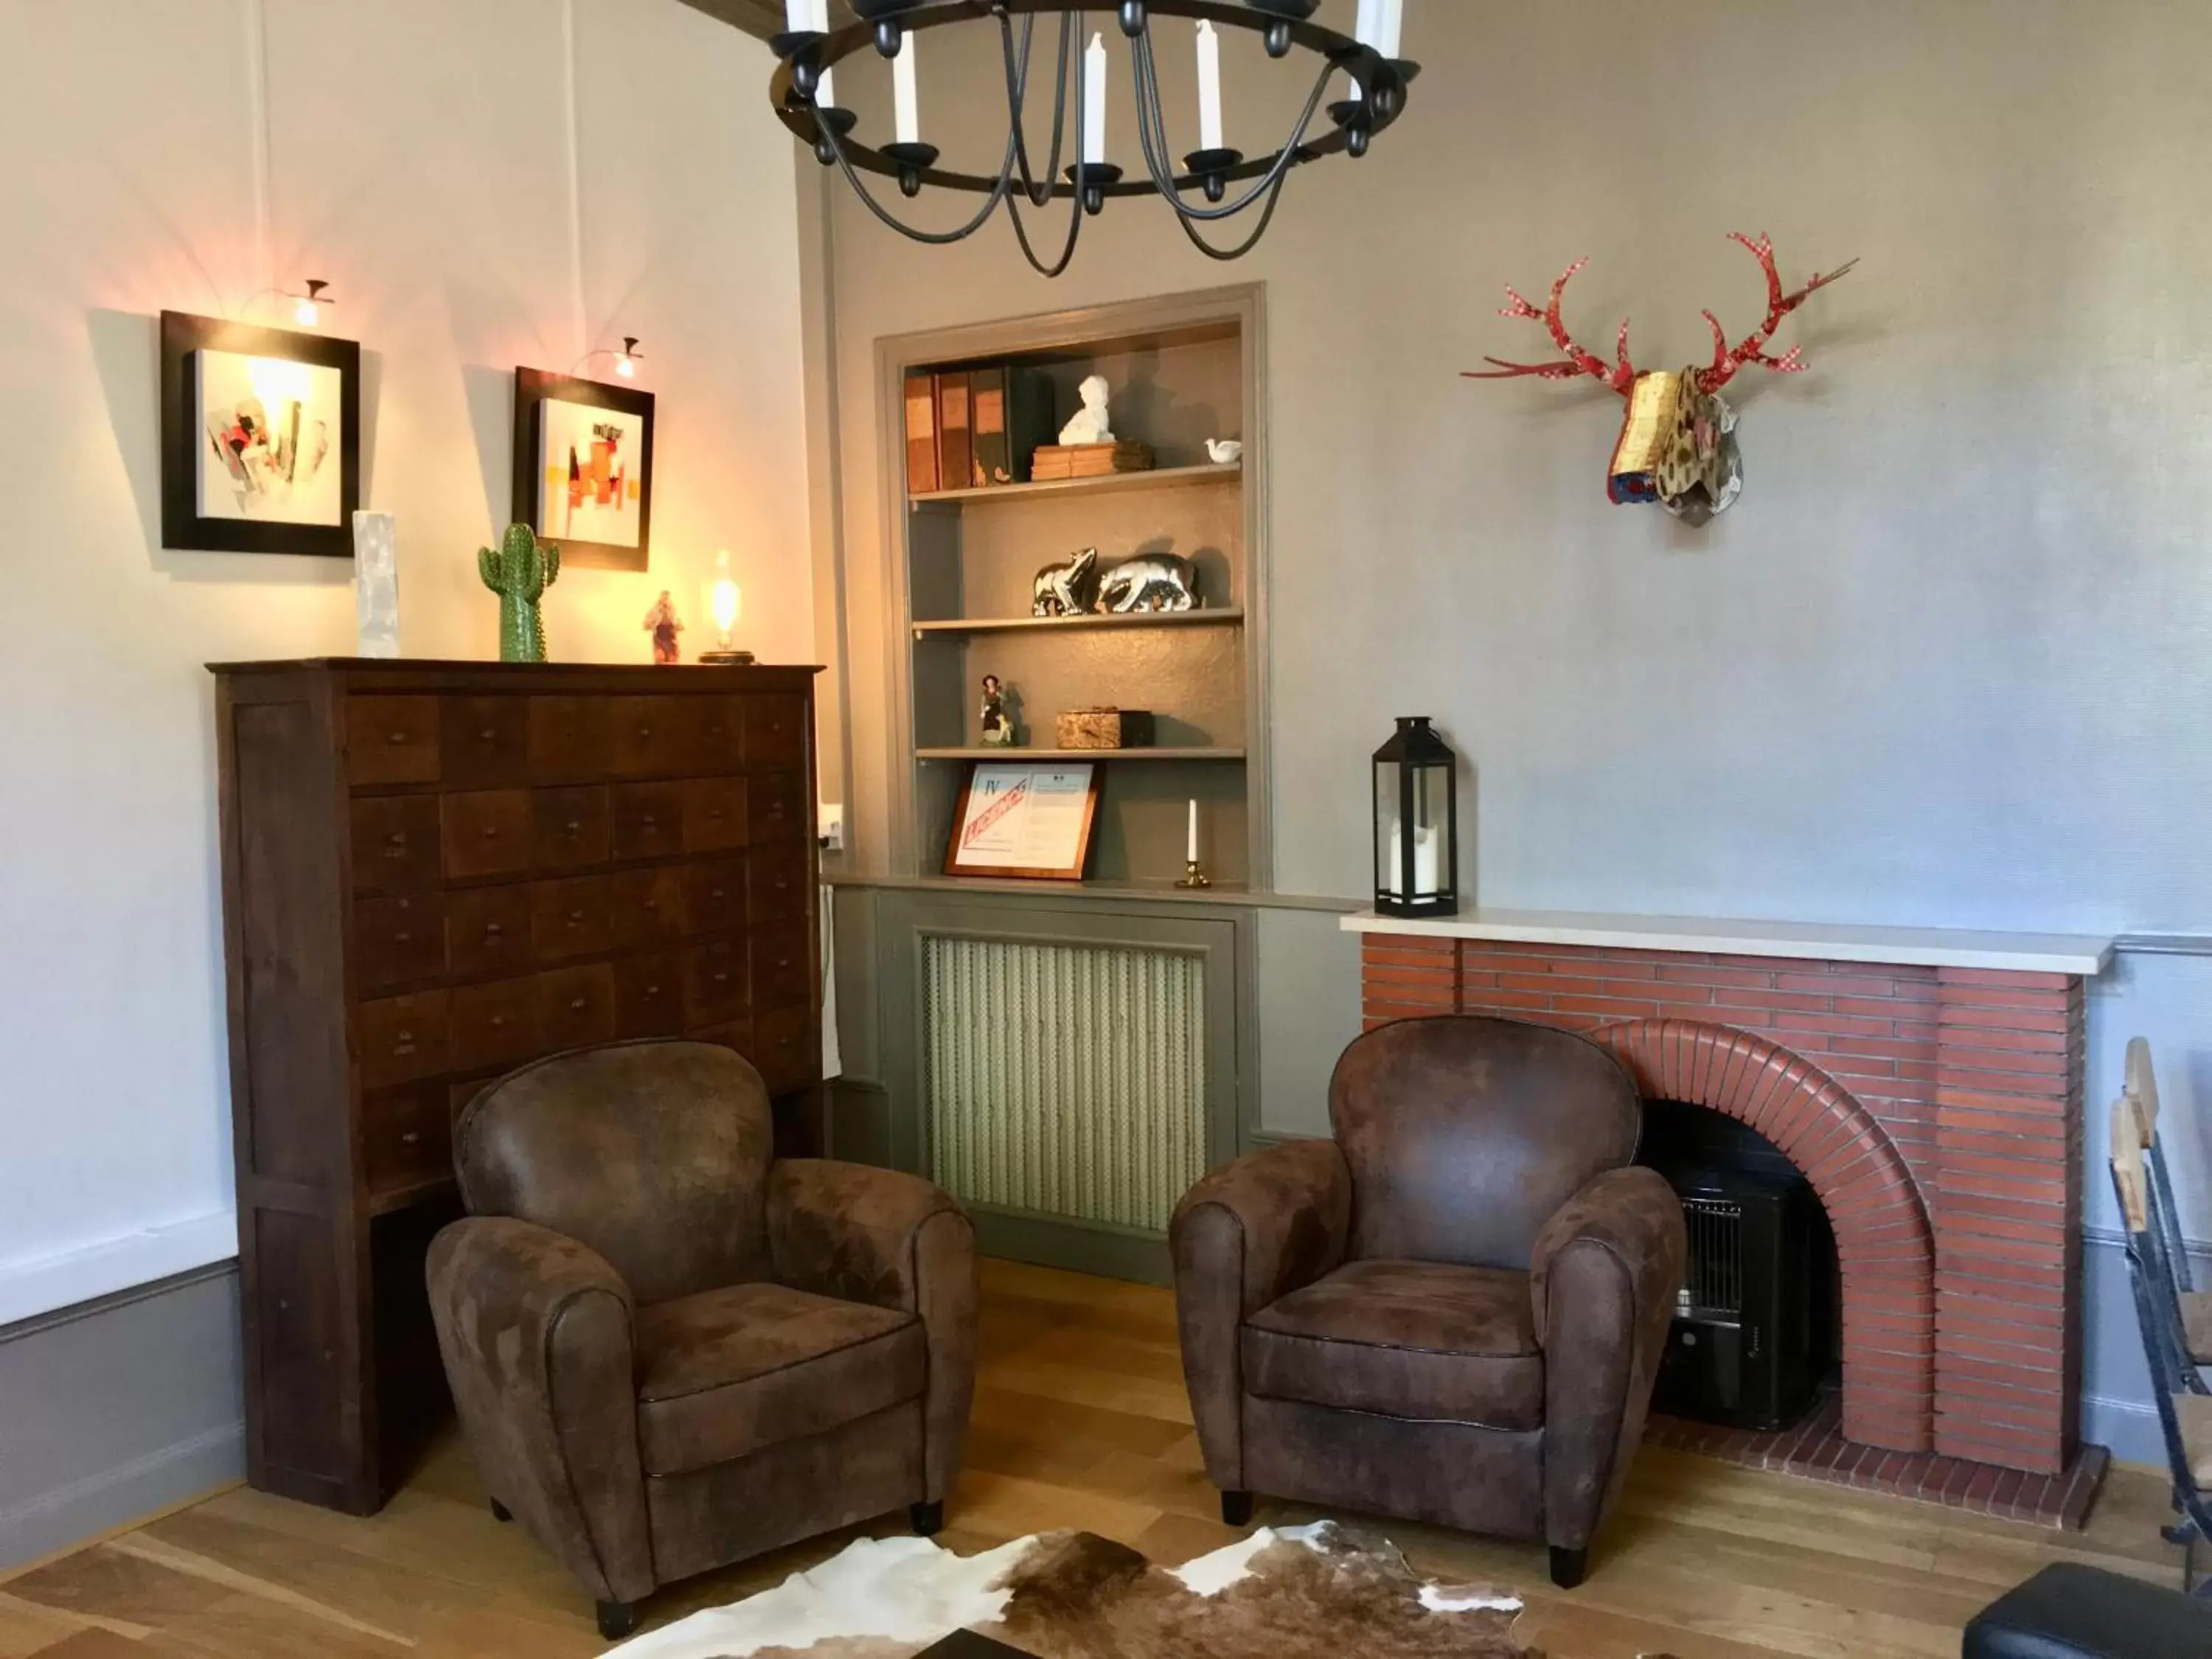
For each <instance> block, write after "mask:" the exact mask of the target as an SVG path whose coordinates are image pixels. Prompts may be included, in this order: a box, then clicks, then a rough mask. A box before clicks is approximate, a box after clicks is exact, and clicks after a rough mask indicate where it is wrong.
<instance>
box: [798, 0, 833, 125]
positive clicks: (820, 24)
mask: <svg viewBox="0 0 2212 1659" xmlns="http://www.w3.org/2000/svg"><path fill="white" fill-rule="evenodd" d="M808 9H809V10H810V11H811V13H812V15H811V18H810V19H809V20H808V22H807V25H806V27H809V28H811V29H812V30H813V31H814V32H815V33H817V34H827V33H829V0H808ZM814 101H815V103H816V104H817V105H823V106H829V105H834V104H835V103H836V101H837V88H836V82H835V79H834V77H833V75H832V72H831V71H830V70H823V71H822V76H821V79H820V80H819V81H817V82H816V83H815V87H814Z"/></svg>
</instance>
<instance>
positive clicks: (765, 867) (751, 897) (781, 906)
mask: <svg viewBox="0 0 2212 1659" xmlns="http://www.w3.org/2000/svg"><path fill="white" fill-rule="evenodd" d="M745 866H746V868H745V921H746V922H747V923H748V924H749V925H750V926H752V927H774V926H775V924H776V923H778V922H782V921H805V918H806V908H807V906H806V849H805V848H804V847H765V848H762V849H761V850H760V851H759V852H757V853H755V854H753V855H752V856H751V857H750V858H749V859H747V860H745Z"/></svg>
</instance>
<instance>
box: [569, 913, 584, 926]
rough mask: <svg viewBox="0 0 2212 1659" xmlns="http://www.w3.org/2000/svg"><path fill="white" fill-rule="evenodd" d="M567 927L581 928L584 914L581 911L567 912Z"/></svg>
mask: <svg viewBox="0 0 2212 1659" xmlns="http://www.w3.org/2000/svg"><path fill="white" fill-rule="evenodd" d="M568 925H569V926H570V927H582V926H583V925H584V913H583V912H582V911H581V910H571V911H569V912H568Z"/></svg>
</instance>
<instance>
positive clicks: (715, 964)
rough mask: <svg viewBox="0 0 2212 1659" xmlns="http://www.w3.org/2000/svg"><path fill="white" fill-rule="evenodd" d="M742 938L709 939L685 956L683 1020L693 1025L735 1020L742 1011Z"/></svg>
mask: <svg viewBox="0 0 2212 1659" xmlns="http://www.w3.org/2000/svg"><path fill="white" fill-rule="evenodd" d="M745 978H746V963H745V945H744V940H743V939H710V940H708V942H707V943H706V944H704V945H693V946H692V947H691V948H690V950H688V951H685V952H684V1020H685V1022H686V1023H687V1024H692V1025H711V1024H714V1023H715V1022H716V1021H718V1020H725V1019H735V1018H737V1017H738V1015H739V1014H741V1013H743V1012H744V1011H745Z"/></svg>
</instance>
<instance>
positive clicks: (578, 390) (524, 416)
mask: <svg viewBox="0 0 2212 1659" xmlns="http://www.w3.org/2000/svg"><path fill="white" fill-rule="evenodd" d="M549 400H552V401H557V402H561V403H565V404H585V405H586V406H588V407H591V408H593V409H607V410H615V411H616V412H617V413H619V414H623V415H628V416H632V417H633V418H635V419H636V420H637V421H639V422H641V425H642V426H643V428H644V432H643V435H642V436H641V438H640V440H639V442H638V454H637V473H636V479H637V545H636V546H635V547H624V546H623V545H622V544H620V543H617V542H599V541H591V540H588V539H585V538H578V537H575V536H570V535H565V534H563V533H562V532H560V531H559V530H558V529H556V528H553V527H552V526H550V523H549V520H548V516H547V513H546V512H545V507H546V502H545V497H544V479H543V478H542V477H540V475H539V467H538V453H539V450H540V447H541V446H542V442H543V437H544V424H543V423H544V409H545V404H546V403H547V402H548V401H549ZM510 510H511V511H512V513H513V517H514V521H515V522H516V523H517V524H526V525H528V526H530V527H531V529H532V531H534V532H536V533H537V536H538V540H540V541H542V542H551V543H553V544H555V545H556V546H557V547H559V548H560V550H561V562H562V563H563V564H574V565H579V566H588V567H590V568H595V569H600V570H645V569H647V568H651V564H652V554H653V394H652V393H651V392H641V391H639V390H638V389H637V388H636V387H635V386H609V385H607V384H606V383H605V382H604V381H600V380H578V379H577V378H575V376H574V375H571V374H549V373H548V372H547V371H546V370H544V369H542V368H520V367H518V368H516V369H515V371H514V496H513V502H512V503H511V505H510Z"/></svg>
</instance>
